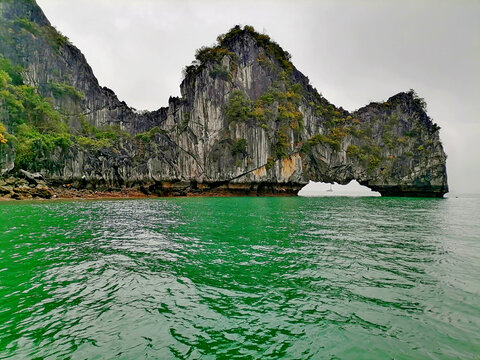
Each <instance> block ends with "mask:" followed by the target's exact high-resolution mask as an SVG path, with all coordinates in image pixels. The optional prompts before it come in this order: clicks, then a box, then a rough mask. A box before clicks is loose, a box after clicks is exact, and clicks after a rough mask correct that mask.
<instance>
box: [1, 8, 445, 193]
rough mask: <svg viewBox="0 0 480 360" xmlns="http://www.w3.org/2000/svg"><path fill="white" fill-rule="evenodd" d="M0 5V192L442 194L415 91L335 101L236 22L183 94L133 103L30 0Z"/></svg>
mask: <svg viewBox="0 0 480 360" xmlns="http://www.w3.org/2000/svg"><path fill="white" fill-rule="evenodd" d="M0 15H1V16H0V173H1V177H2V178H3V180H0V196H3V197H9V198H30V197H40V198H49V197H52V196H53V195H54V194H55V193H56V192H60V193H61V194H64V195H65V194H68V191H70V189H76V190H72V191H76V192H77V193H78V194H80V195H81V194H92V193H95V192H96V191H97V192H100V193H101V194H108V193H111V194H115V193H116V194H122V193H125V194H136V195H138V196H142V195H156V196H186V195H215V194H234V195H268V194H274V195H275V194H276V195H295V194H296V193H297V192H298V191H299V190H300V189H301V188H302V187H303V186H304V185H305V184H307V183H308V182H309V180H312V181H322V182H330V183H333V182H337V183H339V184H347V183H349V182H350V181H351V180H354V179H355V180H357V181H358V182H359V183H360V184H362V185H365V186H367V187H369V188H370V189H372V190H374V191H378V192H380V193H381V194H382V195H383V196H424V197H442V196H443V195H444V194H445V193H446V192H448V184H447V174H446V167H445V162H446V155H445V152H444V150H443V147H442V144H441V142H440V139H439V127H438V126H437V125H436V124H434V123H433V122H432V120H431V119H430V118H429V117H428V115H427V114H426V112H425V102H424V100H423V99H422V98H420V97H419V96H418V95H417V94H416V93H415V92H414V91H413V90H410V91H408V92H401V93H399V94H397V95H394V96H392V97H390V98H389V99H388V100H387V101H384V102H375V103H370V104H368V105H367V106H365V107H363V108H361V109H359V110H356V111H354V112H349V111H346V110H344V109H343V108H342V107H337V106H335V105H333V104H331V103H330V102H329V101H328V100H327V99H325V98H324V97H323V96H322V95H321V94H320V93H319V92H317V90H316V89H315V88H313V87H312V86H311V84H310V83H309V80H308V78H307V77H306V76H304V75H303V74H302V73H301V72H300V71H298V70H297V69H296V68H295V66H294V65H293V64H292V62H291V58H290V54H289V53H288V52H287V51H285V50H283V49H282V48H281V47H280V45H278V44H277V43H276V42H274V41H273V40H272V39H270V37H269V36H267V35H265V34H260V33H258V32H256V31H255V29H254V28H253V27H251V26H244V27H240V26H235V27H233V28H232V29H231V30H229V31H228V32H227V33H226V34H222V35H220V36H218V38H217V43H216V45H215V46H213V47H202V48H200V49H198V50H197V51H196V54H195V60H194V61H193V62H192V64H191V65H188V66H186V67H185V69H184V79H183V81H182V83H181V84H180V88H181V97H171V98H170V99H169V105H168V107H164V108H160V109H158V110H156V111H151V112H139V111H136V110H135V109H133V108H131V107H129V106H128V105H127V104H126V103H125V102H123V101H120V100H119V99H118V98H117V96H116V95H115V93H114V92H113V91H112V90H110V89H108V88H106V87H101V86H100V85H99V84H98V81H97V79H96V78H95V76H94V74H93V71H92V69H91V68H90V66H89V65H88V63H87V62H86V60H85V57H84V56H83V55H82V53H81V52H80V51H79V50H78V49H77V48H76V47H75V46H73V45H72V44H71V43H70V42H69V40H68V39H67V38H66V37H65V36H63V35H62V34H61V33H60V32H58V31H57V30H56V29H55V28H54V27H52V26H51V24H50V22H49V21H48V19H47V18H46V17H45V15H44V13H43V12H42V10H41V9H40V7H39V6H38V5H37V4H36V2H35V1H34V0H16V1H6V0H1V1H0ZM22 170H23V171H22Z"/></svg>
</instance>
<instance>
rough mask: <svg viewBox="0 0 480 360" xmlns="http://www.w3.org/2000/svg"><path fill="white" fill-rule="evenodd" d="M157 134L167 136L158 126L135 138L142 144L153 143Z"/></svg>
mask: <svg viewBox="0 0 480 360" xmlns="http://www.w3.org/2000/svg"><path fill="white" fill-rule="evenodd" d="M157 134H165V130H163V129H160V128H159V127H158V126H154V127H152V128H151V129H150V130H148V131H146V132H143V133H139V134H137V135H135V138H136V139H137V140H139V141H141V142H144V143H147V142H150V141H152V140H153V139H154V138H155V136H156V135H157Z"/></svg>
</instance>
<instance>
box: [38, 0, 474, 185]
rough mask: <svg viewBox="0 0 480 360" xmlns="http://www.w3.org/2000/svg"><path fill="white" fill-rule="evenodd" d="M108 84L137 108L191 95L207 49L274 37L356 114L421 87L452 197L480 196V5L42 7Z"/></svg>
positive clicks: (90, 3) (41, 0)
mask: <svg viewBox="0 0 480 360" xmlns="http://www.w3.org/2000/svg"><path fill="white" fill-rule="evenodd" d="M37 2H38V4H39V5H40V6H41V7H42V8H43V10H44V12H45V14H46V15H47V17H48V18H49V20H50V21H51V23H52V25H54V26H56V27H57V28H58V29H59V30H60V31H61V32H62V33H63V34H65V35H66V36H68V37H69V39H70V40H71V41H72V43H73V44H74V45H76V46H77V47H79V48H80V50H81V51H82V52H83V53H84V54H85V56H86V58H87V60H88V62H89V64H90V65H91V66H92V68H93V71H94V73H95V75H96V76H97V78H98V79H99V82H100V84H101V85H102V86H107V87H109V88H111V89H112V90H114V91H115V92H116V93H117V95H118V97H119V98H120V100H125V101H126V102H127V103H128V104H129V105H130V106H133V107H135V108H137V109H148V110H155V109H157V108H159V107H160V106H166V105H167V101H168V97H169V96H178V95H180V90H179V84H180V81H181V71H182V68H183V67H184V66H185V65H187V64H190V62H191V61H192V60H193V56H194V53H195V49H197V48H199V47H200V46H202V45H211V44H213V43H214V42H215V39H216V37H217V35H218V34H220V33H225V32H226V31H228V29H230V28H231V27H232V26H234V25H235V24H250V25H253V26H254V27H255V28H256V29H257V30H258V31H260V32H262V31H265V32H266V33H267V34H268V35H270V36H271V37H272V38H273V39H274V40H275V41H277V42H278V43H279V44H280V45H281V46H282V47H283V48H284V49H285V50H287V51H288V52H290V53H291V54H292V61H293V63H294V65H295V66H296V67H297V68H298V69H299V70H300V71H301V72H302V73H304V74H305V75H306V76H308V77H309V79H310V81H311V83H312V85H313V86H314V87H316V88H317V90H318V91H319V92H321V93H322V94H323V95H324V96H325V97H326V98H327V99H328V100H330V101H331V102H333V103H334V104H336V105H337V106H343V107H344V108H345V109H347V110H355V109H357V108H359V107H361V106H363V105H365V104H367V103H368V102H370V101H380V100H386V99H387V98H388V97H390V96H392V95H394V94H396V93H398V92H400V91H407V90H409V89H411V88H413V89H415V90H416V91H417V93H418V94H419V95H420V96H421V97H423V98H425V100H426V101H427V103H428V114H429V115H430V117H432V118H433V120H434V121H435V122H436V123H438V124H439V125H440V126H441V128H442V129H441V131H440V134H441V139H442V140H443V143H444V146H445V150H446V152H447V155H448V162H447V171H448V176H449V185H450V190H451V191H452V192H461V193H467V192H476V193H480V121H479V114H480V1H476V0H463V1H462V0H451V1H441V0H432V1H429V0H422V1H421V0H413V1H409V0H399V1H386V0H378V1H375V0H372V1H359V0H351V1H349V0H345V1H342V0H331V1H306V0H304V1H301V0H297V1H288V2H287V1H279V0H275V1H274V0H271V1H261V0H255V1H248V0H242V1H198V0H197V1H181V0H172V1H167V0H165V1H164V0H136V1H132V0H37Z"/></svg>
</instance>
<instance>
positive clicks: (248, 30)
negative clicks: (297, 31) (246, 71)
mask: <svg viewBox="0 0 480 360" xmlns="http://www.w3.org/2000/svg"><path fill="white" fill-rule="evenodd" d="M245 35H250V36H251V37H252V38H253V39H255V41H256V42H257V45H258V46H259V47H262V48H263V49H264V50H265V52H266V53H267V54H268V55H270V56H272V57H273V58H274V59H276V60H277V61H278V63H279V64H280V66H281V67H282V68H283V69H284V70H285V71H287V72H289V73H291V72H292V71H293V65H292V63H291V61H290V59H291V55H290V54H289V53H288V52H287V51H285V50H283V49H282V47H281V46H280V45H278V44H277V43H276V42H275V41H273V40H272V39H271V38H270V36H268V35H266V34H260V33H258V32H257V31H255V29H254V27H253V26H249V25H245V26H244V27H243V29H242V27H241V26H240V25H236V26H234V27H233V28H231V29H230V30H229V31H228V32H227V33H226V34H222V35H219V36H218V37H217V41H218V44H219V45H220V46H224V47H228V45H229V43H230V42H231V41H232V40H233V39H235V38H238V37H241V36H245Z"/></svg>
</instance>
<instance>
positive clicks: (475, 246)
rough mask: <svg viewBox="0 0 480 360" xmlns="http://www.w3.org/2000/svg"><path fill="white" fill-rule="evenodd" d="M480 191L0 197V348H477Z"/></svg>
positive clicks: (131, 351) (62, 353)
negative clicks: (433, 195)
mask: <svg viewBox="0 0 480 360" xmlns="http://www.w3.org/2000/svg"><path fill="white" fill-rule="evenodd" d="M479 357H480V198H479V197H478V196H477V197H475V196H459V197H458V198H456V197H454V196H451V197H450V198H447V199H410V198H375V197H371V198H368V197H360V198H348V197H337V198H302V197H290V198H245V197H244V198H235V197H234V198H174V199H144V200H109V201H107V200H104V201H48V202H40V201H39V202H4V203H0V359H114V358H115V359H144V358H149V359H217V358H218V359H280V358H285V359H475V360H478V359H479Z"/></svg>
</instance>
